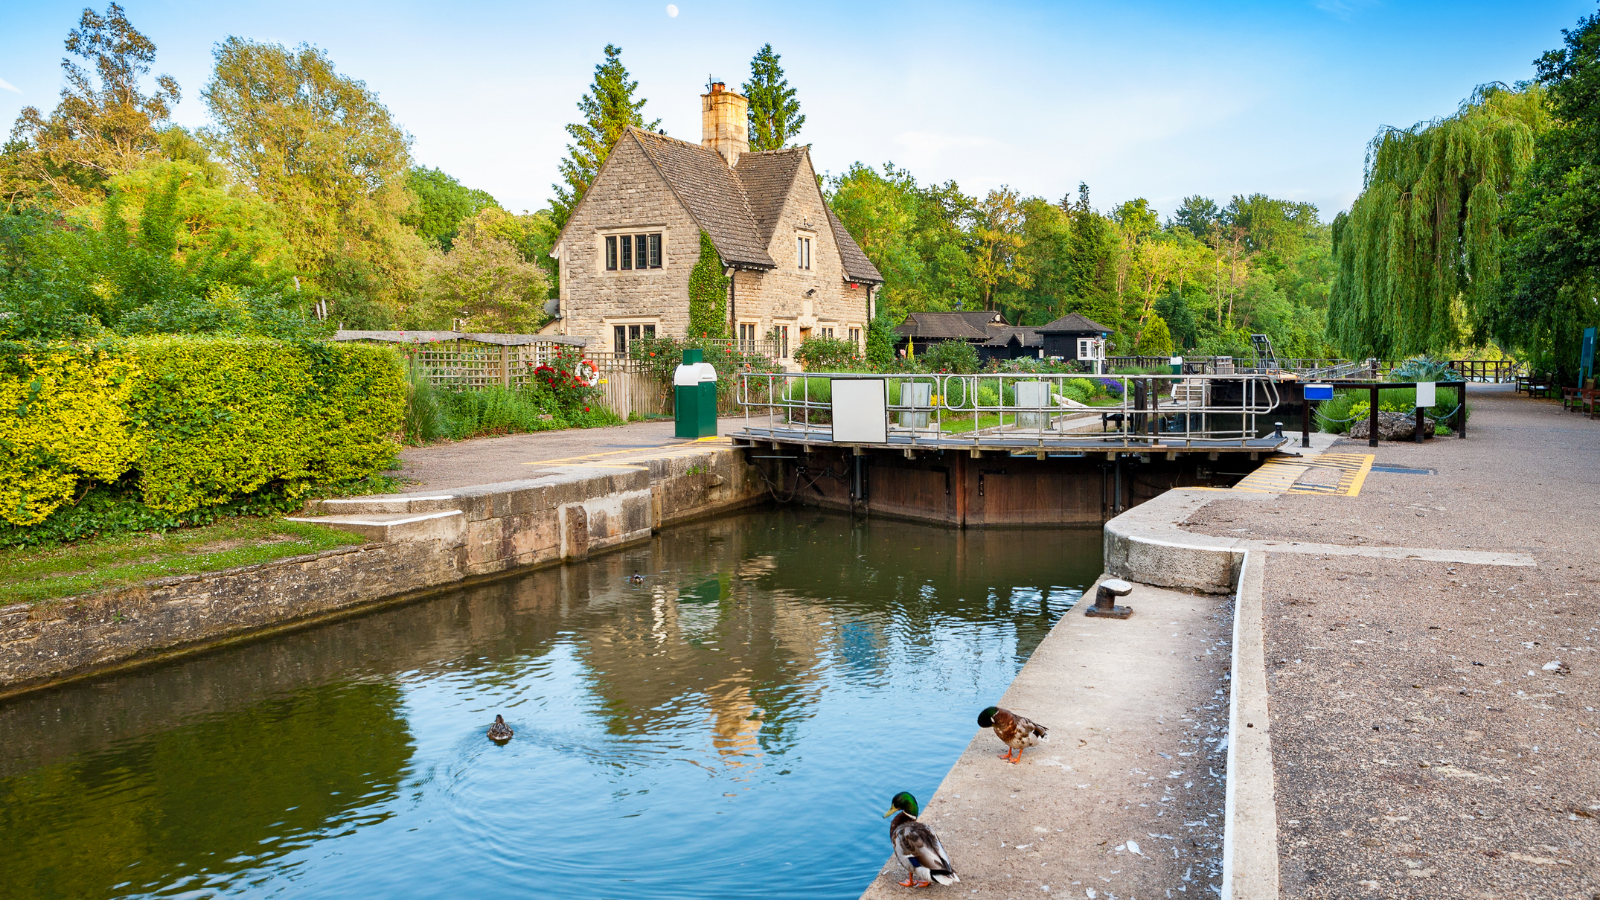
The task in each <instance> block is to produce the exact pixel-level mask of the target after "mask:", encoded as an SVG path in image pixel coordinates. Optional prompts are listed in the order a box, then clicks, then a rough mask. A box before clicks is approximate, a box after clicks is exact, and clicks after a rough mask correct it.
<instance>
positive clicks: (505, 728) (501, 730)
mask: <svg viewBox="0 0 1600 900" xmlns="http://www.w3.org/2000/svg"><path fill="white" fill-rule="evenodd" d="M514 734H516V732H515V731H512V730H511V726H509V725H507V724H506V720H505V717H504V716H495V717H494V724H493V725H490V726H489V740H491V741H494V742H495V743H496V744H504V743H505V742H506V741H509V740H511V736H512V735H514Z"/></svg>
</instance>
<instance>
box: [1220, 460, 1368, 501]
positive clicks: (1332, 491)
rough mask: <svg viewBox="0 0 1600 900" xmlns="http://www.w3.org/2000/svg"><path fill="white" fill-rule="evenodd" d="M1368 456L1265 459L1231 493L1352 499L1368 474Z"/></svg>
mask: <svg viewBox="0 0 1600 900" xmlns="http://www.w3.org/2000/svg"><path fill="white" fill-rule="evenodd" d="M1372 459H1373V457H1372V455H1371V454H1369V453H1323V454H1320V455H1318V456H1312V457H1304V458H1299V457H1291V458H1288V459H1269V460H1267V462H1266V463H1264V464H1263V465H1262V466H1261V468H1259V469H1257V470H1255V471H1254V472H1251V473H1250V474H1249V475H1246V476H1245V477H1244V479H1243V480H1241V481H1240V482H1239V483H1238V484H1236V485H1234V486H1233V490H1236V491H1245V492H1247V493H1255V494H1329V495H1333V496H1340V497H1355V496H1358V495H1360V493H1361V485H1362V483H1363V482H1365V481H1366V480H1367V473H1368V472H1371V471H1372Z"/></svg>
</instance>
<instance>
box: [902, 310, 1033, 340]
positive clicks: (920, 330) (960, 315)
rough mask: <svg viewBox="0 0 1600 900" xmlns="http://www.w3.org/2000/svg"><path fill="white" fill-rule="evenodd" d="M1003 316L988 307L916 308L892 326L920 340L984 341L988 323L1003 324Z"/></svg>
mask: <svg viewBox="0 0 1600 900" xmlns="http://www.w3.org/2000/svg"><path fill="white" fill-rule="evenodd" d="M1005 324H1006V320H1005V316H1002V315H1000V314H999V313H997V312H993V311H989V310H979V311H976V312H918V313H912V314H911V315H909V316H906V320H905V321H904V322H901V323H900V326H899V327H898V328H896V329H895V330H894V333H895V334H900V335H905V336H907V337H912V338H917V339H919V340H946V341H948V340H957V341H985V340H988V339H989V330H988V329H989V326H1004V325H1005Z"/></svg>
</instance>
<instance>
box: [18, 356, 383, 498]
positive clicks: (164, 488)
mask: <svg viewBox="0 0 1600 900" xmlns="http://www.w3.org/2000/svg"><path fill="white" fill-rule="evenodd" d="M404 409H405V373H404V370H403V368H402V367H401V365H400V362H399V360H398V358H397V357H396V356H395V355H394V353H393V351H392V350H389V349H388V348H383V347H371V346H357V345H350V344H322V343H315V342H292V343H291V342H284V341H276V340H271V339H267V338H216V337H190V336H159V337H150V338H133V339H127V340H117V341H108V342H105V343H101V344H94V345H80V344H18V343H8V344H0V518H4V519H5V521H7V522H10V523H11V524H13V525H19V526H23V525H32V524H36V523H38V522H40V521H42V520H44V518H45V517H46V516H48V515H49V514H50V513H51V512H52V511H54V510H56V509H58V508H59V507H61V506H63V505H65V504H67V503H69V502H73V500H74V498H75V497H78V496H81V493H80V492H82V491H84V490H86V489H87V487H88V486H90V485H92V484H93V483H95V482H100V483H107V482H111V481H114V480H117V479H119V478H122V477H124V476H127V475H130V474H131V475H133V476H134V477H135V479H136V483H137V486H138V490H139V492H140V493H141V495H142V498H143V501H144V503H145V504H147V505H149V506H150V507H151V508H153V509H158V510H162V511H165V512H169V513H183V512H187V511H190V510H193V509H196V508H198V507H202V506H213V505H217V504H222V503H226V502H228V501H230V500H233V499H236V498H238V497H241V496H245V495H248V494H250V493H252V492H254V491H257V490H259V489H261V488H263V487H267V486H271V487H273V488H276V489H279V490H281V491H282V492H283V493H284V494H285V495H287V496H291V497H293V496H297V495H299V494H302V493H304V492H306V491H308V490H310V489H311V488H313V487H316V486H318V485H324V484H337V483H340V482H346V481H352V480H355V479H358V478H361V477H363V476H366V475H369V474H372V473H374V472H377V471H379V470H381V469H383V468H384V467H385V466H386V465H388V464H389V463H390V461H392V460H393V458H394V454H395V450H396V446H397V445H396V442H395V433H396V432H397V431H399V429H400V427H401V420H402V417H403V414H404Z"/></svg>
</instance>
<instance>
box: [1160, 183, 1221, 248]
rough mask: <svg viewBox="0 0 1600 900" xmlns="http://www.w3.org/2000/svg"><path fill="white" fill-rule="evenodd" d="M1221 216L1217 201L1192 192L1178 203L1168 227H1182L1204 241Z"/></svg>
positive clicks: (1170, 228)
mask: <svg viewBox="0 0 1600 900" xmlns="http://www.w3.org/2000/svg"><path fill="white" fill-rule="evenodd" d="M1221 218H1222V210H1221V209H1219V208H1218V207H1217V201H1215V200H1212V199H1211V198H1210V197H1202V196H1200V195H1199V194H1192V195H1190V196H1188V197H1185V198H1183V202H1182V203H1181V204H1179V205H1178V211H1177V212H1176V213H1174V214H1173V216H1172V218H1171V219H1168V220H1167V228H1168V229H1169V230H1176V229H1179V228H1181V229H1183V230H1184V231H1187V232H1189V233H1190V234H1192V235H1194V236H1195V238H1196V239H1198V240H1202V241H1203V240H1205V239H1206V236H1207V235H1209V234H1210V233H1211V227H1212V226H1213V225H1215V224H1216V223H1217V222H1218V221H1219V220H1220V219H1221Z"/></svg>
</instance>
